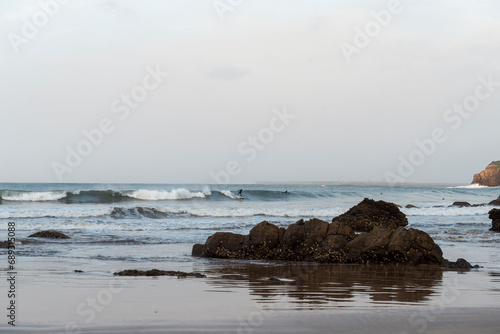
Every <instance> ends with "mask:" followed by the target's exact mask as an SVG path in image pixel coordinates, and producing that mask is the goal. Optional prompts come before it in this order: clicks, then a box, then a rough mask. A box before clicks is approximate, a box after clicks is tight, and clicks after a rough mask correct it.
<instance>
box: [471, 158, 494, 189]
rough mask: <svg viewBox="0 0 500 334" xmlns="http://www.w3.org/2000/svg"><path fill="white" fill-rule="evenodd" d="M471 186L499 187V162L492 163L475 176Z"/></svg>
mask: <svg viewBox="0 0 500 334" xmlns="http://www.w3.org/2000/svg"><path fill="white" fill-rule="evenodd" d="M472 184H479V185H482V186H488V187H498V186H500V161H493V162H492V163H490V164H489V165H488V166H487V167H486V169H485V170H483V171H482V172H481V173H479V174H475V175H474V179H473V180H472Z"/></svg>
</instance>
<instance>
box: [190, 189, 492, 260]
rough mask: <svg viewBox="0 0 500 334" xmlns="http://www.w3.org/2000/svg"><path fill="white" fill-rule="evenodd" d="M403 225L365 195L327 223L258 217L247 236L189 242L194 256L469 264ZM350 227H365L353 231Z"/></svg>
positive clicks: (399, 216) (397, 214)
mask: <svg viewBox="0 0 500 334" xmlns="http://www.w3.org/2000/svg"><path fill="white" fill-rule="evenodd" d="M494 210H496V209H494ZM494 210H492V211H494ZM497 211H498V212H500V210H497ZM490 216H491V215H490ZM495 217H497V216H496V214H495ZM407 223H408V222H407V219H406V216H405V215H404V214H403V213H402V212H401V211H399V209H398V208H397V207H396V206H395V205H394V204H392V203H386V202H383V201H378V202H375V201H372V200H369V199H365V200H363V202H361V203H360V204H358V205H357V206H355V207H353V208H351V209H350V210H349V211H348V212H347V213H346V214H344V215H342V216H339V217H337V218H334V219H333V221H332V223H330V224H329V223H327V222H325V221H322V220H320V219H311V220H308V221H304V220H303V219H301V220H299V221H297V222H296V223H294V224H291V225H290V226H288V228H287V229H286V230H285V229H283V228H278V227H277V226H275V225H273V224H270V223H269V222H267V221H263V222H262V223H260V224H258V225H257V226H255V227H254V228H252V230H251V231H250V233H249V235H247V236H244V235H240V234H234V233H226V232H217V233H215V234H214V235H212V236H210V237H209V238H208V239H207V241H206V243H205V244H204V245H202V244H197V245H194V246H193V256H202V257H215V258H225V259H254V260H285V261H310V262H325V263H407V264H414V265H418V264H436V265H443V266H444V267H445V268H448V269H453V270H462V269H464V270H466V269H470V268H472V266H470V267H468V266H467V265H466V263H468V262H467V261H465V260H462V259H459V260H458V261H457V262H449V261H448V260H445V259H444V258H443V252H442V250H441V248H440V247H439V246H438V245H437V244H436V243H435V242H434V240H432V238H431V237H430V236H429V235H428V234H427V233H425V232H424V231H421V230H417V229H414V228H410V229H406V228H405V227H404V226H405V225H407ZM355 229H358V230H364V231H362V233H359V234H356V233H355ZM464 261H465V262H464ZM469 265H470V264H469Z"/></svg>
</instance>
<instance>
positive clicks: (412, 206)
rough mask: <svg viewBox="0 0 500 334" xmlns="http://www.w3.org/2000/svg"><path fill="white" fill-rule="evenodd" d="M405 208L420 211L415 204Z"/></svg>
mask: <svg viewBox="0 0 500 334" xmlns="http://www.w3.org/2000/svg"><path fill="white" fill-rule="evenodd" d="M405 208H407V209H418V206H415V205H413V204H408V205H407V206H405Z"/></svg>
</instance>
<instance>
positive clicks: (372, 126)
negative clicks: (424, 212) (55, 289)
mask: <svg viewBox="0 0 500 334" xmlns="http://www.w3.org/2000/svg"><path fill="white" fill-rule="evenodd" d="M63 2H67V3H65V4H63ZM40 3H45V4H48V5H47V6H45V7H46V8H45V9H44V8H42V7H41V6H40ZM55 3H56V4H57V6H55V5H54V4H55ZM391 3H392V2H391V1H377V0H366V1H365V0H357V1H352V0H344V1H340V0H336V1H320V0H308V1H298V0H297V1H294V0H242V1H238V0H231V1H230V0H221V1H212V0H203V1H202V0H196V1H195V0H148V1H133V0H130V1H128V0H115V1H112V0H111V1H110V0H108V1H106V0H73V1H62V0H61V1H60V2H59V1H56V0H52V1H49V0H41V1H38V0H36V1H27V0H3V1H1V2H0V37H1V38H0V108H1V109H0V137H1V139H2V142H1V144H0V182H59V181H63V182H106V183H108V182H109V183H111V182H125V183H127V182H159V183H185V182H186V183H187V182H199V183H213V182H218V181H221V182H225V181H229V182H231V183H253V182H255V181H271V180H276V181H283V180H290V181H320V180H324V181H368V180H371V181H383V180H384V179H386V178H387V175H391V174H390V173H392V175H393V176H394V175H396V176H399V177H401V180H404V181H408V182H459V183H469V182H471V181H472V175H473V174H474V173H476V172H479V171H480V170H482V169H483V168H484V167H485V166H486V165H487V164H488V163H489V162H491V161H492V160H500V150H499V147H500V146H499V142H500V140H499V139H500V131H499V125H500V112H499V111H500V109H499V107H500V84H496V85H495V83H496V82H497V83H500V2H498V0H476V1H470V0H467V1H465V0H448V1H439V0H419V1H410V0H401V2H400V5H399V6H395V5H394V3H392V4H391ZM391 6H392V7H391ZM391 11H392V13H391ZM373 12H376V13H379V14H378V15H374V14H373ZM387 14H389V15H387ZM375 16H378V20H379V21H377V20H376V18H375ZM378 22H380V23H378ZM33 28H34V29H33ZM367 29H368V33H369V34H370V35H371V36H368V35H366V36H362V35H361V34H360V33H359V32H360V31H366V30H367ZM363 34H364V33H363ZM346 50H347V51H346ZM155 71H156V72H157V73H156V74H155V75H152V74H151V73H154V72H155ZM166 73H168V76H167V75H166ZM480 78H482V79H480ZM488 81H489V82H490V83H489V84H484V83H485V82H488ZM146 88H147V89H146ZM478 94H479V95H478ZM124 96H129V100H128V102H125V100H123V99H124ZM134 96H135V97H134ZM477 96H479V97H480V98H478V97H477ZM125 98H126V97H125ZM127 103H128V104H127ZM464 103H468V106H467V108H468V109H469V110H471V111H470V112H468V111H467V110H465V109H462V110H465V111H462V114H459V113H457V112H453V111H448V109H450V108H453V106H454V105H456V104H457V105H460V104H464ZM132 106H133V107H132ZM280 113H281V115H285V116H282V118H277V116H276V115H277V114H280ZM286 115H288V116H286ZM102 124H104V126H103V125H102ZM99 127H103V128H104V129H105V130H106V131H107V133H103V136H102V138H101V137H100V136H99V135H98V134H96V132H93V133H94V135H95V136H94V137H93V138H94V143H91V142H90V141H88V140H87V138H86V136H85V135H84V133H83V132H84V131H91V130H92V129H96V128H99ZM435 129H438V132H437V134H438V135H437V136H436V138H437V139H439V140H437V141H438V142H436V140H435V139H429V138H433V137H432V136H433V131H434V130H435ZM99 131H101V130H99ZM259 135H260V137H259ZM252 136H253V137H256V138H257V139H255V140H253V141H252V139H249V137H252ZM443 138H444V139H443ZM101 139H102V140H101ZM416 140H420V141H424V142H426V143H427V144H428V145H427V146H424V148H419V146H418V145H417V144H416V143H415V141H416ZM426 140H427V141H426ZM430 140H432V141H433V143H434V144H435V148H433V145H434V144H432V145H431V144H429V141H430ZM85 141H87V142H86V143H84V142H85ZM89 145H90V146H89ZM79 149H80V151H82V150H83V151H82V152H84V153H85V154H87V155H86V156H83V154H82V156H81V157H80V159H79V158H77V157H74V156H73V157H71V158H68V155H71V154H70V153H69V152H71V151H72V150H74V152H75V153H76V154H78V150H79ZM417 151H419V152H421V153H418V152H417ZM423 151H424V152H423ZM425 151H427V152H425ZM422 152H423V153H422ZM68 159H69V161H70V163H71V164H72V165H73V167H72V166H70V164H69V163H68ZM412 159H413V160H412ZM403 160H404V161H406V163H404V162H401V161H403ZM402 164H406V165H407V166H406V169H405V168H403V167H401V165H402ZM408 165H409V166H408ZM398 168H399V169H400V171H399V172H398ZM401 168H402V169H401ZM221 171H224V172H222V173H221ZM230 173H232V174H234V175H231V174H230ZM388 173H389V174H388ZM211 175H212V176H213V175H216V177H215V179H214V177H212V176H211ZM217 179H218V180H217Z"/></svg>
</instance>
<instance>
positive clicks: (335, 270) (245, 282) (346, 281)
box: [203, 262, 443, 309]
mask: <svg viewBox="0 0 500 334" xmlns="http://www.w3.org/2000/svg"><path fill="white" fill-rule="evenodd" d="M203 271H204V273H205V274H207V275H208V276H209V279H208V284H210V285H211V286H212V287H213V288H214V289H215V290H216V291H219V292H220V291H234V289H236V288H248V289H249V291H250V295H251V296H253V297H254V299H255V301H256V302H258V303H264V304H268V303H275V304H276V303H280V304H283V305H285V304H287V306H286V307H287V308H290V307H292V308H310V309H316V308H329V307H339V306H345V307H349V306H356V307H360V306H373V305H374V304H376V305H377V306H381V304H386V305H392V306H394V305H395V304H401V303H403V304H413V303H419V304H425V303H426V302H429V301H430V300H431V297H432V295H433V294H436V293H437V292H438V290H439V289H440V288H441V287H442V285H443V272H442V270H441V269H440V268H439V267H438V266H396V265H346V264H340V265H339V264H317V263H281V262H277V263H271V264H270V263H266V264H260V263H251V264H249V263H241V262H231V263H224V264H218V265H215V266H213V265H211V266H209V267H207V268H205V270H203ZM283 305H282V306H283ZM290 305H292V306H290Z"/></svg>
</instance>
